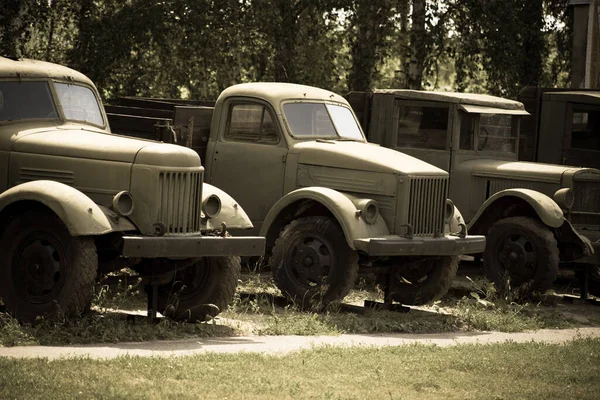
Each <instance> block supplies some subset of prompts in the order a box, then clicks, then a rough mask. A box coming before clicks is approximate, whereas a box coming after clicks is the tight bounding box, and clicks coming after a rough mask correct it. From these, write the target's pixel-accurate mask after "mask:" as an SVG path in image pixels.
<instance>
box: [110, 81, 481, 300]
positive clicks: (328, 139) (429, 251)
mask: <svg viewBox="0 0 600 400" xmlns="http://www.w3.org/2000/svg"><path fill="white" fill-rule="evenodd" d="M107 111H108V114H109V121H110V124H111V129H112V130H113V131H114V132H120V133H122V134H127V135H133V136H139V137H146V138H148V137H151V138H156V139H161V140H164V141H168V142H173V143H178V144H182V145H185V146H188V147H191V148H192V149H195V150H196V151H197V152H198V153H199V154H200V156H201V158H202V159H203V160H204V166H205V168H206V170H205V175H204V179H205V181H206V182H208V183H210V184H214V185H216V186H218V187H220V188H222V189H224V190H226V191H227V192H228V193H230V194H231V195H232V196H233V197H234V198H235V199H236V200H237V201H239V202H240V205H241V206H242V207H243V208H244V210H245V211H246V212H247V213H248V216H249V217H250V219H251V221H252V224H253V225H254V231H253V232H255V233H258V234H260V236H264V237H265V238H266V251H265V253H266V254H265V259H266V262H267V263H268V264H269V265H270V267H271V269H272V271H273V276H274V280H275V282H276V283H277V285H278V287H279V288H280V289H281V291H282V292H283V294H284V295H286V296H287V297H288V298H290V299H292V300H294V301H295V302H296V303H297V304H300V305H304V306H312V304H313V301H317V303H318V304H320V305H323V304H328V303H330V302H332V301H337V300H341V299H342V298H343V297H344V296H345V295H346V294H347V293H348V292H349V291H350V289H351V288H352V286H353V285H354V282H355V280H356V277H357V274H359V273H369V274H375V276H376V278H377V280H378V282H379V283H380V285H381V287H382V289H383V290H384V292H385V293H386V296H385V298H386V300H387V301H388V304H390V303H391V301H392V300H393V301H397V302H400V303H403V304H407V305H413V304H422V303H426V302H429V301H432V300H434V299H436V298H438V297H440V296H442V295H443V294H444V293H445V292H446V291H447V290H448V288H449V286H450V284H451V282H452V280H453V278H454V276H455V274H456V269H457V265H458V256H460V255H463V254H472V253H480V252H482V251H483V250H484V247H485V238H484V237H483V236H473V235H467V230H466V226H465V224H464V221H463V219H462V216H461V215H460V212H459V211H458V209H457V208H455V207H454V205H453V203H452V202H451V201H450V200H448V187H449V186H448V184H449V181H448V173H447V172H446V171H444V170H442V169H440V168H437V167H435V166H433V165H431V164H428V163H426V162H423V161H421V160H418V159H416V158H414V157H411V156H409V155H406V154H403V153H400V152H397V151H393V150H390V149H387V148H384V147H381V146H379V145H375V144H370V143H368V142H367V141H366V139H365V137H364V134H363V132H362V129H361V128H360V125H359V124H358V120H357V119H356V116H355V115H354V113H353V111H352V109H351V108H350V106H349V104H348V102H347V101H346V100H345V99H344V98H343V97H341V96H339V95H337V94H334V93H332V92H330V91H326V90H321V89H317V88H314V87H309V86H302V85H295V84H285V83H247V84H240V85H235V86H232V87H229V88H227V89H226V90H224V91H223V92H222V93H221V94H220V95H219V97H218V99H217V101H216V103H214V102H202V101H191V100H188V101H186V100H173V99H152V98H139V97H133V98H122V99H120V100H119V101H117V102H115V104H114V105H112V106H107ZM251 232H252V231H251Z"/></svg>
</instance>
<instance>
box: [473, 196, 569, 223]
mask: <svg viewBox="0 0 600 400" xmlns="http://www.w3.org/2000/svg"><path fill="white" fill-rule="evenodd" d="M511 197H512V198H517V199H521V200H525V201H526V202H527V204H529V205H530V206H531V208H533V210H534V211H535V213H536V215H537V216H538V217H539V218H540V220H542V222H543V223H544V224H546V225H548V226H550V227H552V228H558V227H560V226H561V225H562V224H563V222H564V219H565V218H564V214H563V211H562V210H561V209H560V207H559V206H558V205H557V204H556V203H555V202H554V200H552V199H551V198H550V197H548V196H546V195H545V194H543V193H540V192H536V191H535V190H530V189H507V190H503V191H501V192H498V193H496V194H494V195H493V196H492V197H490V198H489V199H487V200H486V201H485V202H484V203H483V204H482V205H481V207H479V210H478V211H477V214H475V216H474V217H473V218H472V219H471V221H469V228H471V227H473V226H474V225H476V224H477V222H478V221H479V218H480V217H481V216H482V215H485V214H486V213H487V212H488V209H489V208H490V207H493V206H494V203H496V201H498V200H499V199H504V198H511Z"/></svg>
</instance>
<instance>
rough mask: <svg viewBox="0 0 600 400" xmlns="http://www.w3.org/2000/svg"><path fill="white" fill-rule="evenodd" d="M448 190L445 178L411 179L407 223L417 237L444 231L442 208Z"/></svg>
mask: <svg viewBox="0 0 600 400" xmlns="http://www.w3.org/2000/svg"><path fill="white" fill-rule="evenodd" d="M447 189H448V178H446V177H415V178H411V184H410V192H409V193H410V196H409V212H408V222H409V223H410V225H411V226H412V227H413V232H414V234H415V235H417V236H432V235H435V234H437V233H442V232H443V231H444V208H445V205H446V195H447Z"/></svg>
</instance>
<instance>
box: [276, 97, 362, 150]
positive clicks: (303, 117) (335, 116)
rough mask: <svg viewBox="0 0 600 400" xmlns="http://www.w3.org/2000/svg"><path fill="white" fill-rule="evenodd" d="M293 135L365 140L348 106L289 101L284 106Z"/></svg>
mask: <svg viewBox="0 0 600 400" xmlns="http://www.w3.org/2000/svg"><path fill="white" fill-rule="evenodd" d="M283 112H284V113H285V118H286V119H287V122H288V124H289V126H290V129H291V130H292V135H293V136H295V137H299V138H309V137H319V138H329V139H349V140H357V141H361V142H362V141H364V138H363V135H362V131H361V130H360V128H359V126H358V123H357V122H356V119H355V118H354V115H352V112H351V111H350V109H348V108H347V107H343V106H338V105H334V104H324V103H288V104H285V105H284V106H283Z"/></svg>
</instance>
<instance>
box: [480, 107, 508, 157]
mask: <svg viewBox="0 0 600 400" xmlns="http://www.w3.org/2000/svg"><path fill="white" fill-rule="evenodd" d="M513 118H515V117H513V116H512V115H503V114H481V116H480V119H479V141H478V143H479V144H478V148H479V151H493V152H502V153H516V151H517V149H516V144H517V132H516V129H513V123H512V122H513Z"/></svg>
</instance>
